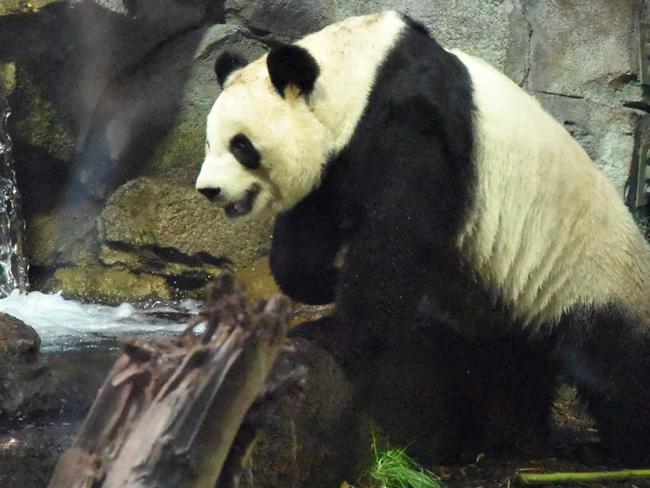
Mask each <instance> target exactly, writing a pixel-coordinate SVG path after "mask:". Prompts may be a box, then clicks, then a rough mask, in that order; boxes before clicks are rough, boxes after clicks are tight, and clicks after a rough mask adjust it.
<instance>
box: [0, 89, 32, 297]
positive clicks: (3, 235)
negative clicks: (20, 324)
mask: <svg viewBox="0 0 650 488" xmlns="http://www.w3.org/2000/svg"><path fill="white" fill-rule="evenodd" d="M10 114H11V111H10V110H9V104H8V103H7V100H6V99H5V98H4V97H3V96H2V94H1V93H0V295H2V296H6V295H8V294H9V293H11V291H12V290H14V289H16V288H17V289H19V290H21V291H25V290H26V289H27V286H28V283H27V259H26V258H25V255H24V253H23V244H24V236H25V222H24V221H23V219H22V216H21V213H20V195H19V193H18V187H17V185H16V172H15V170H14V161H13V158H12V155H11V139H10V137H9V131H8V130H7V122H8V120H9V116H10Z"/></svg>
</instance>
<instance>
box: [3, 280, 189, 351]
mask: <svg viewBox="0 0 650 488" xmlns="http://www.w3.org/2000/svg"><path fill="white" fill-rule="evenodd" d="M199 309H200V302H195V301H191V300H186V301H183V302H180V303H179V304H178V306H175V307H170V306H163V305H153V306H151V307H147V308H146V309H138V308H136V307H134V306H133V305H131V304H128V303H123V304H122V305H119V306H117V307H110V306H107V305H96V304H85V303H81V302H77V301H75V300H67V299H65V298H63V297H62V296H61V293H60V292H59V293H56V294H45V293H41V292H38V291H34V292H30V293H20V292H19V291H18V290H14V291H12V292H11V294H9V296H7V297H6V298H2V299H0V312H5V313H8V314H9V315H13V316H14V317H16V318H19V319H20V320H22V321H23V322H25V323H26V324H28V325H31V326H32V327H34V329H36V331H37V332H38V334H39V335H40V336H41V348H42V349H43V350H61V349H69V348H74V347H76V346H77V345H79V344H84V343H89V342H90V343H92V342H98V341H101V340H105V339H107V338H115V337H119V336H122V335H143V334H144V335H149V334H158V333H167V334H168V333H171V332H180V331H182V330H183V329H184V327H185V320H184V319H183V318H182V317H179V313H180V314H181V315H182V314H194V313H196V312H198V310H199ZM161 316H162V317H161ZM165 316H171V317H172V318H165Z"/></svg>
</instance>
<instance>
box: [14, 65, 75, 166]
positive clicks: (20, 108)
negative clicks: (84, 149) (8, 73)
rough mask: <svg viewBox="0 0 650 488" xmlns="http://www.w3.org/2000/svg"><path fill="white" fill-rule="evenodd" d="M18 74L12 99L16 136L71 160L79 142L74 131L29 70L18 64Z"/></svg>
mask: <svg viewBox="0 0 650 488" xmlns="http://www.w3.org/2000/svg"><path fill="white" fill-rule="evenodd" d="M14 78H15V79H14V84H15V89H14V93H13V95H12V98H11V100H10V103H11V107H12V114H13V116H12V119H13V121H14V123H13V125H14V135H15V137H16V138H17V139H20V140H21V141H23V142H24V143H26V144H29V145H31V146H35V147H37V148H42V149H43V150H44V151H46V152H47V153H48V154H51V155H52V156H54V157H56V158H58V159H60V160H63V161H70V160H71V159H72V156H73V152H74V146H75V139H74V137H73V136H72V135H71V133H72V131H71V130H69V129H68V128H67V127H66V126H65V123H64V122H63V119H62V117H61V116H60V114H59V113H58V112H57V110H56V109H55V108H54V106H53V105H52V103H51V102H49V101H48V100H47V99H46V98H45V97H44V96H43V94H42V92H41V89H40V88H39V87H38V85H37V84H36V83H35V82H34V79H33V78H32V77H31V75H30V74H29V72H27V71H26V70H25V69H23V68H20V67H18V68H17V70H16V72H15V73H14Z"/></svg>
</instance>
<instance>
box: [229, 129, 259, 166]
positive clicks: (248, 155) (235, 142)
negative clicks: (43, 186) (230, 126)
mask: <svg viewBox="0 0 650 488" xmlns="http://www.w3.org/2000/svg"><path fill="white" fill-rule="evenodd" d="M230 152H232V154H233V156H235V158H236V159H237V161H239V163H240V164H241V165H242V166H245V167H246V168H248V169H257V168H259V166H260V159H261V157H260V153H259V152H257V149H255V146H253V143H252V142H251V141H250V139H249V138H248V137H246V136H245V135H244V134H237V135H236V136H235V137H233V138H232V139H231V140H230Z"/></svg>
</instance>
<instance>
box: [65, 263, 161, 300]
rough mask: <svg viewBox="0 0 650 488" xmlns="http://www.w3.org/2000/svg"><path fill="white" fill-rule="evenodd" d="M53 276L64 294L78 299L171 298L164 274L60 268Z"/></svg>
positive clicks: (82, 267) (101, 267)
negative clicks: (162, 275)
mask: <svg viewBox="0 0 650 488" xmlns="http://www.w3.org/2000/svg"><path fill="white" fill-rule="evenodd" d="M54 279H55V281H56V284H57V286H58V287H59V288H60V289H61V290H63V294H64V295H65V296H67V297H72V298H79V299H82V300H92V301H101V302H105V303H121V302H125V301H141V300H148V299H162V300H169V299H171V298H172V293H171V291H170V289H169V286H168V285H167V282H166V281H165V279H164V278H162V277H160V276H154V275H148V274H140V275H137V274H134V273H130V272H128V271H127V270H125V269H120V268H106V267H103V266H80V267H74V268H62V269H58V270H57V271H56V272H55V273H54Z"/></svg>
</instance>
